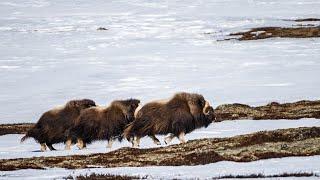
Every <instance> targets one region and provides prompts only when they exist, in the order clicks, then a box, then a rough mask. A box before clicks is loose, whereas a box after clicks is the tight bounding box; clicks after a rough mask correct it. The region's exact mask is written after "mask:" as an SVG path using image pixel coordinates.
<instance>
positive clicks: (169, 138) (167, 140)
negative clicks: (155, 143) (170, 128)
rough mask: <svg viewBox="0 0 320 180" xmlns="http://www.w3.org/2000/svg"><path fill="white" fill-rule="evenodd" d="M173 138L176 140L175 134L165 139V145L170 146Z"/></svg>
mask: <svg viewBox="0 0 320 180" xmlns="http://www.w3.org/2000/svg"><path fill="white" fill-rule="evenodd" d="M173 138H174V135H173V134H169V136H167V137H165V138H164V143H166V144H169V143H170V142H171V141H172V139H173Z"/></svg>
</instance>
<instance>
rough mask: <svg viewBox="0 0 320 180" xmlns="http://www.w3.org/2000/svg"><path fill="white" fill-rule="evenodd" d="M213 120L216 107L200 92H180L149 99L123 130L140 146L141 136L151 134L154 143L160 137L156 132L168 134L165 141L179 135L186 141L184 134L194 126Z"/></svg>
mask: <svg viewBox="0 0 320 180" xmlns="http://www.w3.org/2000/svg"><path fill="white" fill-rule="evenodd" d="M213 120H214V114H213V108H212V107H211V106H210V104H209V102H207V101H205V99H204V97H203V96H202V95H200V94H193V93H185V92H182V93H177V94H175V95H174V96H173V97H172V98H171V99H169V100H161V101H154V102H150V103H147V104H146V105H144V106H143V107H142V108H141V109H140V110H139V111H138V112H137V114H136V115H135V120H134V121H133V122H132V123H130V125H129V126H128V127H127V128H126V129H125V130H124V133H123V135H124V137H125V138H127V139H128V140H129V141H131V142H132V145H133V147H138V146H139V143H140V138H141V137H144V136H149V137H151V138H152V140H153V141H154V143H155V144H157V145H159V144H160V141H159V140H158V139H157V138H156V137H155V135H156V134H163V135H166V134H169V136H168V137H166V138H165V143H166V144H167V143H169V142H170V141H171V140H172V139H173V138H174V137H178V138H179V140H180V142H181V143H184V142H186V140H185V138H184V135H185V134H187V133H189V132H191V131H193V130H194V129H197V128H201V127H207V126H208V125H209V124H210V123H211V122H212V121H213Z"/></svg>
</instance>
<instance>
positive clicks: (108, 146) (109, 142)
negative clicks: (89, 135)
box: [107, 139, 114, 149]
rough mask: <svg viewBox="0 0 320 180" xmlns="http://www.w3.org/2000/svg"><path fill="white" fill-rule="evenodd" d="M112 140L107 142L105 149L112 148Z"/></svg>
mask: <svg viewBox="0 0 320 180" xmlns="http://www.w3.org/2000/svg"><path fill="white" fill-rule="evenodd" d="M113 141H114V140H113V139H110V140H109V141H108V145H107V148H110V149H111V148H112V144H113Z"/></svg>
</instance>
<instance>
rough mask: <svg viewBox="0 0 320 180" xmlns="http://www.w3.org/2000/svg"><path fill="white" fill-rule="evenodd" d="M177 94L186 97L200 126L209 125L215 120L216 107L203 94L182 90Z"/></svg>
mask: <svg viewBox="0 0 320 180" xmlns="http://www.w3.org/2000/svg"><path fill="white" fill-rule="evenodd" d="M177 95H178V96H180V97H181V98H183V99H185V101H186V102H187V104H188V106H189V109H190V113H191V114H192V116H193V117H194V119H195V121H196V122H195V123H196V124H198V126H205V127H207V126H208V125H209V124H210V123H212V122H213V121H214V119H215V118H214V109H213V108H212V107H211V106H210V103H209V102H208V101H206V100H205V98H204V97H203V96H202V95H201V94H196V93H185V92H182V93H178V94H177Z"/></svg>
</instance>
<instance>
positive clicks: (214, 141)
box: [0, 127, 320, 171]
mask: <svg viewBox="0 0 320 180" xmlns="http://www.w3.org/2000/svg"><path fill="white" fill-rule="evenodd" d="M319 154H320V127H311V128H291V129H282V130H275V131H262V132H257V133H253V134H248V135H240V136H235V137H231V138H208V139H198V140H192V141H189V142H187V143H185V144H177V145H172V146H167V147H163V148H150V149H134V148H121V149H119V150H116V151H112V152H109V153H99V154H91V155H72V156H57V157H33V158H19V159H10V160H0V170H1V171H11V170H17V169H29V168H31V169H44V168H46V167H60V168H68V169H78V168H89V167H124V166H127V167H142V166H181V165H188V166H191V165H200V164H208V163H214V162H218V161H225V160H226V161H236V162H250V161H256V160H259V159H268V158H280V157H288V156H312V155H319Z"/></svg>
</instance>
